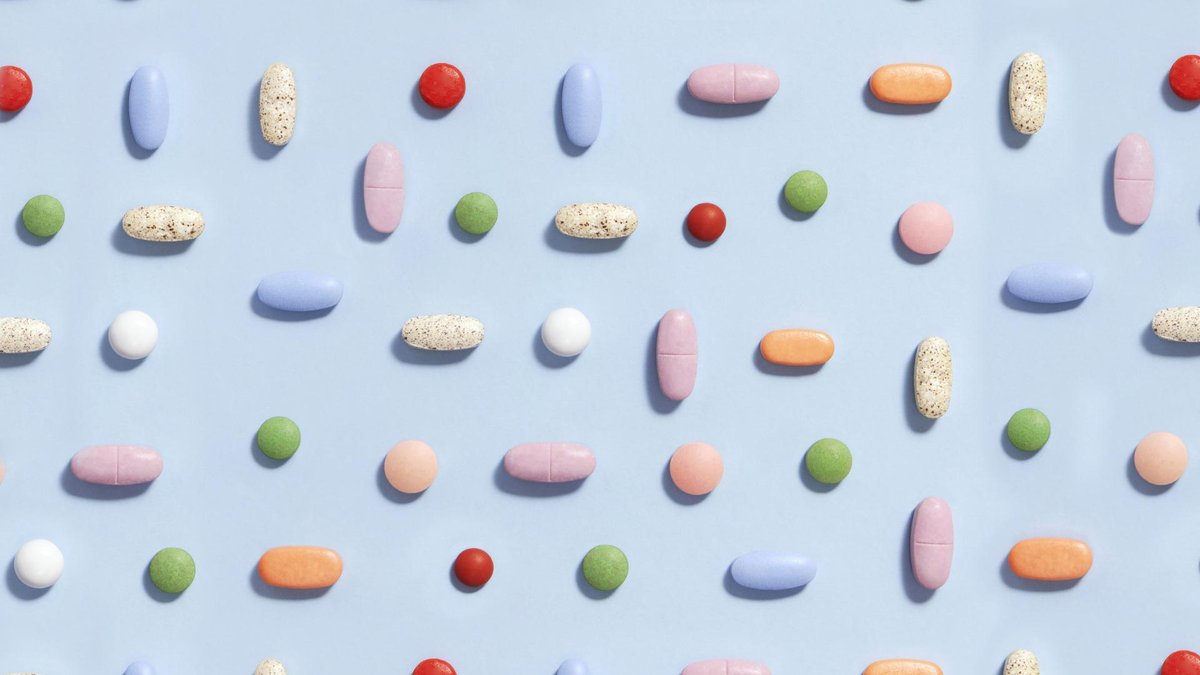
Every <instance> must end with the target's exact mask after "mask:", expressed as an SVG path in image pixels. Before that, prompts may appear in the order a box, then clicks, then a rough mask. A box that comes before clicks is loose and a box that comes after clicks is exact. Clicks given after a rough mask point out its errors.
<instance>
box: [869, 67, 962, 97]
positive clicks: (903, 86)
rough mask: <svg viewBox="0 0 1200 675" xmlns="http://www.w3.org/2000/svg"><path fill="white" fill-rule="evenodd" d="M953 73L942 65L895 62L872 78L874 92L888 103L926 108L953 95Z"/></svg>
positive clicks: (876, 72) (881, 68)
mask: <svg viewBox="0 0 1200 675" xmlns="http://www.w3.org/2000/svg"><path fill="white" fill-rule="evenodd" d="M951 86H952V83H951V81H950V73H948V72H946V69H945V68H942V67H941V66H931V65H926V64H922V63H893V64H891V65H888V66H882V67H880V68H879V69H878V70H876V71H875V72H874V73H873V74H872V75H871V81H870V87H871V93H872V94H874V95H875V98H877V99H879V100H880V101H884V102H885V103H898V104H901V105H926V104H930V103H937V102H939V101H941V100H943V99H944V98H946V97H947V96H949V95H950V87H951Z"/></svg>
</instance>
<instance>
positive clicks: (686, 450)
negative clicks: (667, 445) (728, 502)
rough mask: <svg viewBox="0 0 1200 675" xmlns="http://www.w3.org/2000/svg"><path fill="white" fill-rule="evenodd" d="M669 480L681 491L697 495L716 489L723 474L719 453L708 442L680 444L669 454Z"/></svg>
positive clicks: (722, 464)
mask: <svg viewBox="0 0 1200 675" xmlns="http://www.w3.org/2000/svg"><path fill="white" fill-rule="evenodd" d="M669 468H670V472H671V482H673V483H675V487H677V488H679V489H680V490H682V491H683V492H685V493H687V494H689V495H694V496H699V495H706V494H708V493H710V492H712V491H713V490H715V489H717V485H718V484H720V482H721V477H722V476H724V475H725V463H724V462H723V461H722V460H721V453H719V452H717V449H716V448H714V447H713V446H711V445H709V444H708V443H688V444H686V445H681V446H679V448H677V449H676V450H675V454H673V455H671V464H670V467H669Z"/></svg>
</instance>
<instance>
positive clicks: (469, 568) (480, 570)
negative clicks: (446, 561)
mask: <svg viewBox="0 0 1200 675" xmlns="http://www.w3.org/2000/svg"><path fill="white" fill-rule="evenodd" d="M495 571H496V564H495V563H493V562H492V556H490V555H488V553H487V551H485V550H483V549H481V548H469V549H467V550H465V551H463V552H462V553H459V554H458V557H457V558H455V559H454V576H455V577H456V578H457V579H458V580H459V581H461V582H462V583H463V584H464V585H466V586H470V587H472V588H478V587H480V586H482V585H484V584H486V583H487V582H488V581H489V580H491V578H492V573H493V572H495Z"/></svg>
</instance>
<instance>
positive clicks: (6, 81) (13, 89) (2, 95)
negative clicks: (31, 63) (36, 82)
mask: <svg viewBox="0 0 1200 675" xmlns="http://www.w3.org/2000/svg"><path fill="white" fill-rule="evenodd" d="M31 98H33V80H30V79H29V73H27V72H25V71H24V70H21V69H20V68H18V67H16V66H4V67H3V68H0V110H3V111H4V112H16V111H18V110H20V109H21V108H24V107H25V104H26V103H29V99H31Z"/></svg>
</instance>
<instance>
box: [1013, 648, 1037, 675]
mask: <svg viewBox="0 0 1200 675" xmlns="http://www.w3.org/2000/svg"><path fill="white" fill-rule="evenodd" d="M1004 675H1042V669H1041V666H1039V665H1038V660H1037V657H1036V656H1034V655H1033V652H1031V651H1029V650H1028V649H1018V650H1017V651H1015V652H1013V653H1011V654H1009V655H1008V658H1007V659H1004Z"/></svg>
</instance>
